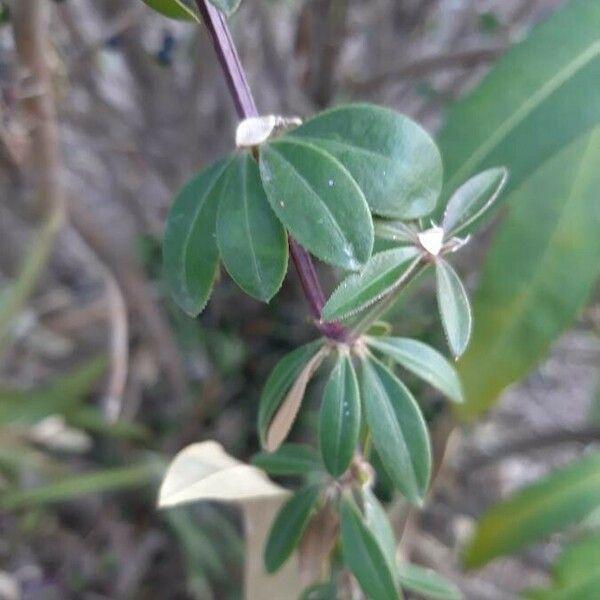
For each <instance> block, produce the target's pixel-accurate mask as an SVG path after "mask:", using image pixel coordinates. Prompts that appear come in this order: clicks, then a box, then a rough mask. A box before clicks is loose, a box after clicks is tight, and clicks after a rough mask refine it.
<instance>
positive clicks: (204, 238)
mask: <svg viewBox="0 0 600 600" xmlns="http://www.w3.org/2000/svg"><path fill="white" fill-rule="evenodd" d="M229 162H230V161H229V160H227V159H225V160H221V161H219V162H217V163H215V164H214V165H212V166H210V167H209V168H208V169H206V170H204V171H202V172H201V173H199V174H198V175H196V177H194V178H193V179H191V180H190V181H188V183H186V184H185V185H184V186H183V188H182V189H181V190H180V191H179V192H178V193H177V195H176V196H175V200H174V202H173V205H172V206H171V210H170V212H169V216H168V218H167V224H166V227H165V234H164V239H163V246H162V252H163V272H164V276H165V280H166V282H167V284H168V285H169V288H170V290H171V294H172V295H173V298H174V300H175V302H177V304H178V305H179V306H180V307H181V308H182V309H183V310H184V311H185V312H186V313H187V314H188V315H190V316H191V317H195V316H197V315H198V314H199V313H200V312H201V311H202V309H203V308H204V307H205V306H206V303H207V302H208V299H209V297H210V294H211V292H212V288H213V284H214V282H215V278H216V276H217V271H218V266H219V253H218V250H217V240H216V237H215V227H216V221H217V206H218V202H219V195H220V186H219V181H220V180H221V179H222V176H223V173H224V171H225V170H226V168H227V166H228V164H229Z"/></svg>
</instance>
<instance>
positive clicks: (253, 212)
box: [217, 152, 288, 301]
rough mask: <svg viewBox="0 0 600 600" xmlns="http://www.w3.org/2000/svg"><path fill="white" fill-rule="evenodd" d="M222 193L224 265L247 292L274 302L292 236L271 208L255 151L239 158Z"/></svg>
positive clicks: (220, 235)
mask: <svg viewBox="0 0 600 600" xmlns="http://www.w3.org/2000/svg"><path fill="white" fill-rule="evenodd" d="M219 193H220V198H219V209H218V214H217V243H218V245H219V252H220V254H221V258H222V260H223V264H224V265H225V268H226V269H227V272H228V273H229V274H230V275H231V277H232V278H233V279H234V281H235V282H236V283H237V284H238V285H239V286H240V287H241V288H242V289H243V290H244V291H245V292H246V293H247V294H249V295H250V296H253V297H254V298H257V299H258V300H263V301H268V300H270V299H271V298H272V297H273V296H274V295H275V294H276V293H277V291H278V290H279V288H280V287H281V284H282V282H283V278H284V277H285V273H286V270H287V260H288V249H287V236H286V233H285V229H284V228H283V226H282V225H281V223H280V222H279V220H278V219H277V217H276V216H275V213H274V212H273V211H272V210H271V207H270V206H269V203H268V201H267V197H266V196H265V193H264V190H263V187H262V184H261V181H260V174H259V171H258V165H257V164H256V162H255V160H254V159H253V158H252V157H251V156H250V154H249V153H246V152H245V153H242V154H238V155H237V156H236V157H235V158H234V159H233V162H232V163H231V164H230V165H229V166H228V167H227V170H226V171H225V173H224V175H223V180H222V185H221V186H220V189H219Z"/></svg>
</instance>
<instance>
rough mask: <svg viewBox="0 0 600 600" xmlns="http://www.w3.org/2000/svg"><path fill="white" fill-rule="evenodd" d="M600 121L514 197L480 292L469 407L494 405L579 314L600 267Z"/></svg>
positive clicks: (467, 366)
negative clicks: (599, 259)
mask: <svg viewBox="0 0 600 600" xmlns="http://www.w3.org/2000/svg"><path fill="white" fill-rule="evenodd" d="M599 163H600V128H596V129H595V130H593V131H592V132H591V133H589V134H588V135H586V136H585V137H583V138H580V139H579V140H576V141H575V142H574V143H573V144H572V145H571V146H569V147H568V148H566V149H565V150H564V151H563V152H561V153H559V154H558V155H557V156H556V157H554V158H553V159H552V160H550V161H549V162H548V163H547V164H546V165H544V166H543V167H542V168H541V169H540V170H539V171H538V172H537V173H535V175H534V176H533V177H532V178H531V179H530V180H529V181H528V182H527V183H525V184H524V185H523V186H522V187H521V188H520V189H519V190H518V191H517V192H515V194H514V195H513V198H512V199H511V210H510V214H509V216H508V218H507V219H506V221H505V222H504V224H503V226H502V228H501V229H500V231H499V232H498V233H497V235H496V238H495V239H494V242H493V244H492V247H491V249H490V251H489V254H488V257H487V260H486V264H485V267H484V269H483V273H482V275H481V280H480V284H479V289H478V290H477V292H476V294H475V299H474V323H475V328H474V332H473V340H472V343H471V345H470V347H469V350H468V351H467V353H466V354H465V356H464V357H463V358H462V360H461V362H460V364H459V372H460V374H461V377H462V381H463V385H464V388H465V396H466V405H465V409H466V411H465V414H466V415H468V416H474V415H475V414H478V413H480V412H481V411H483V410H485V409H486V408H488V407H489V406H490V405H491V404H492V403H493V402H494V401H495V399H496V398H497V397H498V395H499V394H500V392H501V391H502V390H503V389H504V388H505V387H506V386H507V385H509V384H511V383H513V382H515V381H517V380H518V379H520V378H521V377H523V376H524V375H525V374H527V373H528V371H529V370H530V369H531V368H532V367H533V366H534V365H535V364H536V363H537V362H538V361H539V360H540V359H541V358H542V357H543V356H544V355H545V354H546V353H547V351H548V349H549V348H550V345H551V344H552V342H553V341H554V340H555V339H556V338H557V337H558V335H559V334H560V333H561V332H562V331H563V330H564V329H565V328H566V327H567V326H568V325H569V324H570V323H572V321H573V320H574V319H575V318H576V316H577V315H578V314H579V313H580V311H581V309H582V307H583V306H584V304H585V302H586V300H587V298H588V296H589V294H590V292H591V290H592V289H593V287H594V285H595V282H596V281H597V278H598V273H599V272H600V263H599V261H598V256H600V235H598V231H600V202H599V201H598V190H599V189H600V169H598V164H599Z"/></svg>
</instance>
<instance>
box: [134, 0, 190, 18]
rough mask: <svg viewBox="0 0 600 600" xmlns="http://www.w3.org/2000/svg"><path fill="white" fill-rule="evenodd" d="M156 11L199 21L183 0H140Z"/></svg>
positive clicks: (171, 16)
mask: <svg viewBox="0 0 600 600" xmlns="http://www.w3.org/2000/svg"><path fill="white" fill-rule="evenodd" d="M142 1H143V2H145V3H146V4H147V5H148V6H149V7H150V8H152V9H153V10H155V11H156V12H158V13H160V14H161V15H164V16H165V17H169V18H170V19H179V20H181V21H196V22H198V23H199V22H200V19H199V18H198V15H197V14H196V13H195V12H194V10H193V9H192V8H190V7H189V6H188V5H187V4H186V2H185V1H184V0H142Z"/></svg>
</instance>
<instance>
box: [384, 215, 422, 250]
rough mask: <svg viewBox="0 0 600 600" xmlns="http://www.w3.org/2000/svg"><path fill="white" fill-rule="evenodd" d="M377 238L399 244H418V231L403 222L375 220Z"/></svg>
mask: <svg viewBox="0 0 600 600" xmlns="http://www.w3.org/2000/svg"><path fill="white" fill-rule="evenodd" d="M373 226H374V227H375V237H376V238H380V239H382V240H389V241H391V242H396V243H398V244H413V245H415V244H417V242H418V237H417V234H418V231H417V230H416V229H415V228H414V227H413V226H412V225H408V224H406V223H404V222H403V221H390V220H389V219H375V220H374V221H373Z"/></svg>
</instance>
